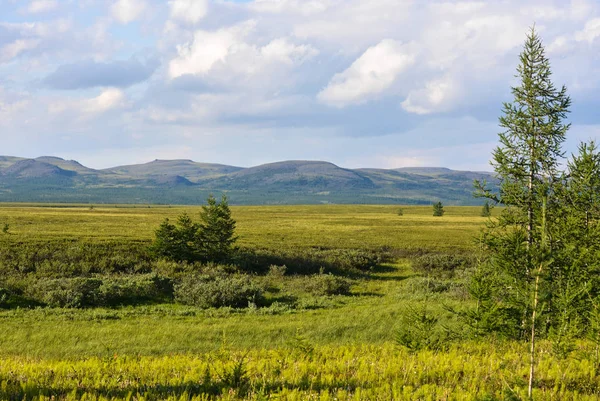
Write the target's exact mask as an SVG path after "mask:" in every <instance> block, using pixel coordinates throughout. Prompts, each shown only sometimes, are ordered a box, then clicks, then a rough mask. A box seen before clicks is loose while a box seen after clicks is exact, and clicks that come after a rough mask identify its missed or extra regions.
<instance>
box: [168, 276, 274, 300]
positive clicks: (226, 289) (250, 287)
mask: <svg viewBox="0 0 600 401" xmlns="http://www.w3.org/2000/svg"><path fill="white" fill-rule="evenodd" d="M262 295H263V289H262V288H261V287H260V286H259V285H257V284H256V283H254V282H253V281H252V280H251V279H250V277H249V276H247V275H239V274H236V275H231V276H226V275H223V274H198V275H191V276H188V277H186V278H184V279H183V280H182V281H181V282H180V283H179V284H177V285H176V286H175V300H176V301H177V302H179V303H182V304H185V305H193V306H198V307H200V308H219V307H233V308H243V307H247V306H248V303H250V302H252V303H254V304H257V303H259V302H260V301H261V300H262Z"/></svg>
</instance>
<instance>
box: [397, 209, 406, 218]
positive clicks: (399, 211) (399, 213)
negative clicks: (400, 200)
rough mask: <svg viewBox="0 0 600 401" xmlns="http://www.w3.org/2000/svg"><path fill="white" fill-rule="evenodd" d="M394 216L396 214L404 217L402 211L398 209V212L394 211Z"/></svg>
mask: <svg viewBox="0 0 600 401" xmlns="http://www.w3.org/2000/svg"><path fill="white" fill-rule="evenodd" d="M396 214H397V215H398V216H404V209H402V208H400V209H398V210H397V211H396Z"/></svg>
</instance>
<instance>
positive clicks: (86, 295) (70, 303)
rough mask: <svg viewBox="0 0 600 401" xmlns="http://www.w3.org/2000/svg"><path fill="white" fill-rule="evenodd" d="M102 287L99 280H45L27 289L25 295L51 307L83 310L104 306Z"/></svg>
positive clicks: (77, 278) (82, 278)
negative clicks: (101, 293)
mask: <svg viewBox="0 0 600 401" xmlns="http://www.w3.org/2000/svg"><path fill="white" fill-rule="evenodd" d="M101 285H102V280H100V279H97V278H85V277H76V278H62V279H52V280H46V279H43V280H39V281H37V282H36V283H35V284H33V285H30V286H29V287H27V289H26V292H25V295H26V296H27V297H28V298H31V299H34V300H36V301H38V302H41V303H43V304H45V305H48V306H50V307H59V308H83V307H89V306H96V305H101V304H102V301H101V296H100V286H101Z"/></svg>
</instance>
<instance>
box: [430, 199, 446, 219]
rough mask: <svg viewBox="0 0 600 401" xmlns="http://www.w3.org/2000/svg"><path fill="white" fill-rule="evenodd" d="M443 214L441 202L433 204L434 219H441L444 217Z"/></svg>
mask: <svg viewBox="0 0 600 401" xmlns="http://www.w3.org/2000/svg"><path fill="white" fill-rule="evenodd" d="M444 213H445V211H444V205H442V202H437V203H434V204H433V215H434V216H435V217H441V216H443V215H444Z"/></svg>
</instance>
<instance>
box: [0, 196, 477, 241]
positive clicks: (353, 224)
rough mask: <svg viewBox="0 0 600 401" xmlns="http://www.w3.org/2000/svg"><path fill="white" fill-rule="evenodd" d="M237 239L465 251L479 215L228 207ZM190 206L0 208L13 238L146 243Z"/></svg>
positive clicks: (408, 209)
mask: <svg viewBox="0 0 600 401" xmlns="http://www.w3.org/2000/svg"><path fill="white" fill-rule="evenodd" d="M231 209H232V215H233V218H234V219H235V220H236V221H237V235H238V236H239V244H240V245H247V246H253V247H266V248H270V247H281V246H282V245H284V246H286V247H330V248H360V249H364V248H367V249H376V248H381V247H390V248H394V249H419V248H421V249H455V248H460V249H469V248H472V247H473V246H475V244H476V238H477V235H478V233H479V231H480V229H481V227H482V226H483V224H484V222H485V221H486V218H483V217H479V214H480V212H481V208H480V207H445V208H444V209H445V211H446V214H445V215H444V216H443V217H441V218H439V217H433V216H432V209H431V207H430V206H427V207H425V206H405V207H401V209H402V210H403V216H398V209H400V207H398V206H372V205H360V206H347V205H344V206H337V205H321V206H238V207H232V208H231ZM198 210H199V208H197V207H196V208H194V207H158V206H152V207H139V206H138V207H131V206H129V207H125V206H110V207H94V208H90V207H89V206H76V205H71V206H69V205H58V206H44V207H39V206H38V207H36V206H34V205H32V206H27V207H23V206H21V205H19V204H12V205H8V206H4V207H0V224H4V223H8V224H9V226H10V233H12V234H13V235H15V236H18V237H19V239H23V240H25V241H28V240H56V239H77V240H93V241H106V240H110V241H135V240H142V241H150V240H151V239H152V237H153V233H154V230H155V229H156V228H157V226H158V225H159V224H160V222H161V221H162V220H163V219H164V218H170V219H175V218H176V217H177V216H178V215H179V214H181V213H182V212H187V213H188V214H189V215H190V216H192V217H195V216H197V214H198Z"/></svg>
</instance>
